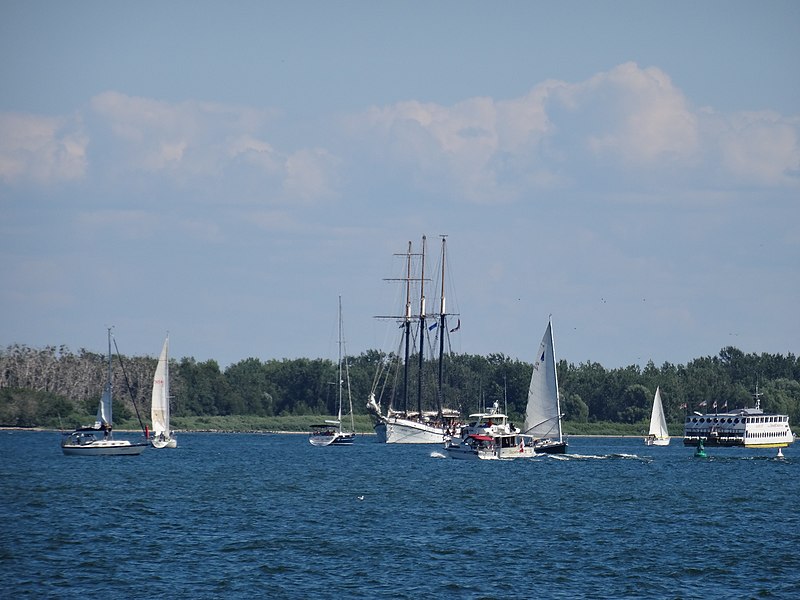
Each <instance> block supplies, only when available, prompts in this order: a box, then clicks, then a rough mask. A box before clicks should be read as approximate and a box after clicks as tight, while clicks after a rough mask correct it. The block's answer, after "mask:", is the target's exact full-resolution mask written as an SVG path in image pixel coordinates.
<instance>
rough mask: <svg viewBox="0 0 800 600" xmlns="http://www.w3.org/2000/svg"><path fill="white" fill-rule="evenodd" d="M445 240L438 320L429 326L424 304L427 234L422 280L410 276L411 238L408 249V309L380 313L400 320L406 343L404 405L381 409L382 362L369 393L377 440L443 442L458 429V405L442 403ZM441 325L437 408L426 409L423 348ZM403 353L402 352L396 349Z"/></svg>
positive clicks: (404, 342) (445, 316)
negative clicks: (413, 387) (412, 388)
mask: <svg viewBox="0 0 800 600" xmlns="http://www.w3.org/2000/svg"><path fill="white" fill-rule="evenodd" d="M446 242H447V236H442V255H441V267H442V269H441V296H440V306H439V309H440V310H439V315H438V317H439V318H438V321H435V322H434V323H432V324H431V325H430V326H426V319H427V314H426V306H425V281H426V280H425V248H426V236H422V252H421V253H420V254H419V256H420V257H421V259H420V261H421V268H420V277H419V280H416V279H412V276H411V257H412V256H414V254H413V253H412V251H411V248H412V246H411V242H408V251H407V252H406V254H405V257H406V276H405V278H404V279H403V281H405V284H406V302H405V312H404V314H403V316H402V317H396V316H392V317H379V318H387V319H396V320H400V321H401V323H402V325H401V329H402V331H403V335H402V340H401V345H402V346H403V347H404V349H403V351H402V355H403V357H404V359H403V361H402V368H403V384H402V394H403V406H402V408H398V409H395V408H394V407H393V406H391V404H390V406H389V407H388V409H387V411H386V414H383V413H382V412H381V407H380V404H378V401H377V400H376V398H375V392H376V390H377V388H378V386H379V385H380V384H381V377H382V376H384V373H382V369H383V367H384V365H379V373H378V375H376V377H375V380H374V381H373V386H372V391H371V393H370V397H369V401H368V402H367V410H368V411H369V413H370V415H371V417H372V419H373V423H374V429H375V434H376V436H377V440H378V442H381V443H387V444H441V443H443V442H445V441H446V440H448V439H449V438H450V436H451V435H453V434H454V433H455V432H456V431H457V429H458V420H459V417H460V413H459V411H458V410H455V409H448V408H445V407H443V398H442V389H443V388H442V378H443V364H444V337H445V336H446V335H447V334H448V329H447V316H448V313H447V311H446V303H445V257H446V252H445V249H446ZM416 281H418V282H419V287H420V300H419V314H418V315H414V316H412V308H411V284H412V282H416ZM415 321H416V322H417V323H418V325H419V353H418V359H419V363H418V374H417V409H416V411H415V410H413V409H411V408H409V405H408V393H409V367H410V363H409V357H410V352H411V337H412V331H411V328H412V323H413V322H415ZM459 327H460V321H459V324H458V325H457V326H456V327H455V328H454V329H453V330H452V331H455V330H457V329H458V328H459ZM436 328H438V330H439V331H438V334H437V335H438V339H439V359H438V390H437V395H436V400H437V402H436V404H437V406H436V410H423V406H422V404H423V403H422V397H423V390H422V382H423V379H424V377H423V366H424V349H425V333H426V332H427V331H429V330H433V329H436ZM397 356H398V357H399V356H400V352H398V353H397Z"/></svg>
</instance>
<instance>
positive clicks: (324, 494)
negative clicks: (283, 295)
mask: <svg viewBox="0 0 800 600" xmlns="http://www.w3.org/2000/svg"><path fill="white" fill-rule="evenodd" d="M59 439H60V438H59V434H57V433H49V432H19V431H2V432H0V453H1V454H0V455H1V456H2V457H3V458H2V464H1V465H0V519H2V523H3V532H2V537H0V577H2V589H3V596H4V597H7V598H11V597H15V598H16V597H23V598H25V597H29V598H31V597H35V598H49V597H52V598H55V597H58V598H62V597H71V596H76V595H80V597H88V596H92V595H103V596H107V597H111V598H136V597H169V598H175V599H181V598H187V599H189V598H191V599H205V598H209V599H210V598H219V597H222V596H225V597H229V598H251V597H265V596H267V595H269V596H274V597H276V598H309V597H314V598H342V597H348V598H415V599H416V598H420V597H424V598H445V597H447V598H546V599H567V598H570V599H571V598H592V599H600V598H705V597H713V598H798V597H800V558H798V554H797V553H798V552H800V511H798V509H797V505H796V502H797V498H798V492H800V484H799V483H798V482H800V454H798V452H800V445H797V446H794V447H790V448H788V449H784V455H785V458H784V459H777V458H775V455H776V454H777V451H776V450H763V451H754V450H743V449H740V450H734V449H715V448H710V449H708V452H709V458H708V459H695V458H693V457H692V453H693V450H692V449H691V448H685V447H683V446H682V445H681V444H680V443H679V442H680V440H673V442H672V445H671V446H669V447H667V448H651V447H646V446H645V445H644V444H643V442H642V441H641V440H640V439H621V438H573V439H571V440H570V455H569V456H566V457H564V456H562V457H552V456H547V457H537V458H534V459H531V460H524V461H523V460H517V461H507V462H506V461H504V462H499V461H476V462H471V461H456V460H452V459H448V458H444V457H443V454H442V453H441V452H440V451H439V450H438V448H436V447H430V446H427V447H426V446H396V445H392V446H387V445H380V444H376V443H374V441H373V439H374V438H372V437H369V436H365V437H362V436H359V438H358V439H357V441H356V444H355V445H354V446H352V447H349V448H315V447H312V446H311V445H310V444H309V443H308V442H307V440H306V438H305V436H300V435H257V434H200V433H197V434H190V433H183V434H180V435H179V437H178V442H179V444H180V446H179V447H178V448H177V449H176V450H154V449H149V450H147V451H146V452H145V453H144V454H143V455H142V456H139V457H96V458H91V457H67V456H63V455H62V454H61V450H60V448H59V446H58V443H59ZM359 496H363V497H364V498H363V500H361V499H359Z"/></svg>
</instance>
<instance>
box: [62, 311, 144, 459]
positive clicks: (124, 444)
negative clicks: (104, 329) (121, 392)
mask: <svg viewBox="0 0 800 600" xmlns="http://www.w3.org/2000/svg"><path fill="white" fill-rule="evenodd" d="M112 374H113V373H112V368H111V328H110V327H109V328H108V379H107V380H106V385H105V388H104V389H103V395H102V396H101V397H100V404H99V406H98V407H97V420H96V421H95V424H94V425H91V426H88V427H79V428H78V429H76V430H75V431H73V432H72V433H70V434H69V435H66V436H64V438H63V439H62V440H61V450H62V452H63V453H64V454H67V455H72V456H135V455H138V454H141V453H142V451H143V450H144V449H145V448H147V446H148V443H147V442H146V441H143V442H131V441H129V440H117V439H114V436H113V435H112V432H111V430H112V427H113V425H112V423H113V421H112V415H111V403H112V399H113V398H112V394H113V387H112Z"/></svg>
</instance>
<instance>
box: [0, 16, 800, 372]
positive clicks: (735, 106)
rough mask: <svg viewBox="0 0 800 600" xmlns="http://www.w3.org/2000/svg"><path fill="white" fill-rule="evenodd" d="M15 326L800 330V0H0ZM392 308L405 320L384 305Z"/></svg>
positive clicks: (213, 333)
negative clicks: (416, 296)
mask: <svg viewBox="0 0 800 600" xmlns="http://www.w3.org/2000/svg"><path fill="white" fill-rule="evenodd" d="M0 56H2V57H3V59H2V60H0V81H2V82H3V84H2V86H1V87H0V209H1V214H2V219H0V280H1V281H2V286H0V345H2V346H3V347H5V346H7V345H9V344H13V343H22V344H27V345H30V346H34V347H41V346H45V345H61V344H64V345H67V346H68V347H70V348H71V349H72V350H75V351H77V350H78V349H80V348H87V349H90V350H95V351H100V352H102V351H103V350H104V343H105V327H106V326H108V325H114V326H115V332H116V337H117V340H118V343H119V346H120V349H121V350H122V351H123V352H124V353H127V354H150V355H154V356H155V355H156V354H157V353H158V351H159V349H160V346H161V341H162V338H163V336H164V334H165V332H166V331H169V332H170V341H171V343H170V345H171V351H172V354H173V356H175V357H183V356H193V357H195V358H196V359H197V360H206V359H215V360H217V361H218V362H219V363H220V365H221V366H222V367H225V366H227V365H228V364H231V363H234V362H237V361H239V360H242V359H245V358H249V357H257V358H259V359H262V360H267V359H271V358H276V359H281V358H295V357H313V358H316V357H330V358H334V357H335V355H336V347H335V341H336V340H335V338H336V311H337V297H338V296H339V295H341V296H342V298H343V300H342V301H343V309H344V323H345V334H346V338H347V346H348V350H349V351H350V353H356V354H357V353H360V352H362V351H365V350H367V349H372V348H376V349H377V348H380V349H387V350H388V349H391V347H392V344H390V343H387V324H386V323H385V322H382V321H379V320H376V319H374V316H375V315H382V314H388V313H392V312H394V311H396V310H397V307H396V306H394V303H395V298H396V296H397V294H396V292H397V290H396V286H393V284H391V283H387V282H386V281H384V279H385V278H387V277H393V276H397V274H398V273H399V269H400V267H401V264H400V261H399V259H398V258H397V257H396V256H393V255H394V254H395V253H400V252H403V251H405V248H406V246H407V243H408V241H409V240H410V241H412V242H413V243H414V245H415V247H416V246H418V245H419V242H420V239H421V236H422V235H423V234H426V235H427V236H428V243H429V250H430V251H431V254H432V257H431V259H430V260H431V264H433V263H435V253H436V250H437V248H438V244H439V241H438V240H439V237H438V236H439V235H440V234H447V236H448V238H447V240H448V260H449V269H448V273H449V279H451V281H452V282H453V290H454V291H453V292H451V294H450V297H449V299H448V302H449V308H450V309H451V310H454V311H457V312H458V313H459V315H460V318H461V321H462V327H461V329H460V331H459V332H458V333H457V334H455V335H454V336H453V345H454V346H453V347H454V350H455V351H457V352H468V353H475V354H489V353H503V354H506V355H508V356H511V357H513V358H519V359H521V360H526V361H531V360H532V358H533V357H532V354H533V352H535V351H536V348H538V344H539V341H540V340H541V336H542V333H543V332H544V329H545V326H546V323H547V318H548V315H550V314H552V315H553V324H554V331H555V336H556V352H557V355H558V357H559V358H563V359H566V360H567V361H569V362H573V363H576V364H577V363H580V362H584V361H596V362H599V363H601V364H603V365H604V366H606V367H609V368H612V367H619V366H627V365H629V364H634V363H636V364H640V365H644V364H645V363H646V362H647V361H648V360H653V361H654V362H655V363H656V364H657V365H661V364H662V363H663V362H665V361H668V362H671V363H681V364H682V363H686V362H687V361H689V360H691V359H692V358H696V357H699V356H707V355H715V354H717V353H718V352H719V350H720V349H721V348H723V347H725V346H729V345H733V346H737V347H738V348H740V349H741V350H743V351H745V352H758V353H760V352H772V353H782V354H785V353H787V352H793V353H794V354H800V317H799V316H798V315H800V311H798V309H797V305H798V298H800V277H798V275H799V274H800V269H799V268H798V265H800V194H799V193H798V192H800V75H798V69H797V58H798V57H800V4H799V3H797V2H793V1H787V2H781V1H768V2H737V1H724V2H720V1H708V2H685V1H670V2H658V1H656V2H643V1H632V2H627V1H609V2H570V1H567V2H534V1H527V2H470V1H459V2H451V1H441V2H413V1H412V2H365V1H364V2H361V1H359V2H354V1H351V2H346V1H345V2H308V1H299V2H291V3H289V2H246V1H238V2H202V1H199V2H198V1H193V2H181V1H173V2H149V1H144V2H135V3H134V2H118V1H113V0H112V1H108V0H106V1H102V2H94V1H77V2H71V3H64V2H49V1H48V2H42V1H36V0H33V1H30V0H29V1H16V0H4V1H3V2H2V3H0ZM390 327H392V328H393V327H394V326H393V325H390Z"/></svg>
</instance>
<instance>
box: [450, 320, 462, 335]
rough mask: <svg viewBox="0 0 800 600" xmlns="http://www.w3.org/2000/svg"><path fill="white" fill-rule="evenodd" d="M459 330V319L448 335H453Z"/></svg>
mask: <svg viewBox="0 0 800 600" xmlns="http://www.w3.org/2000/svg"><path fill="white" fill-rule="evenodd" d="M459 329H461V319H459V320H458V324H457V325H456V326H455V327H453V328H452V329H451V330H450V333H455V332H456V331H458V330H459Z"/></svg>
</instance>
